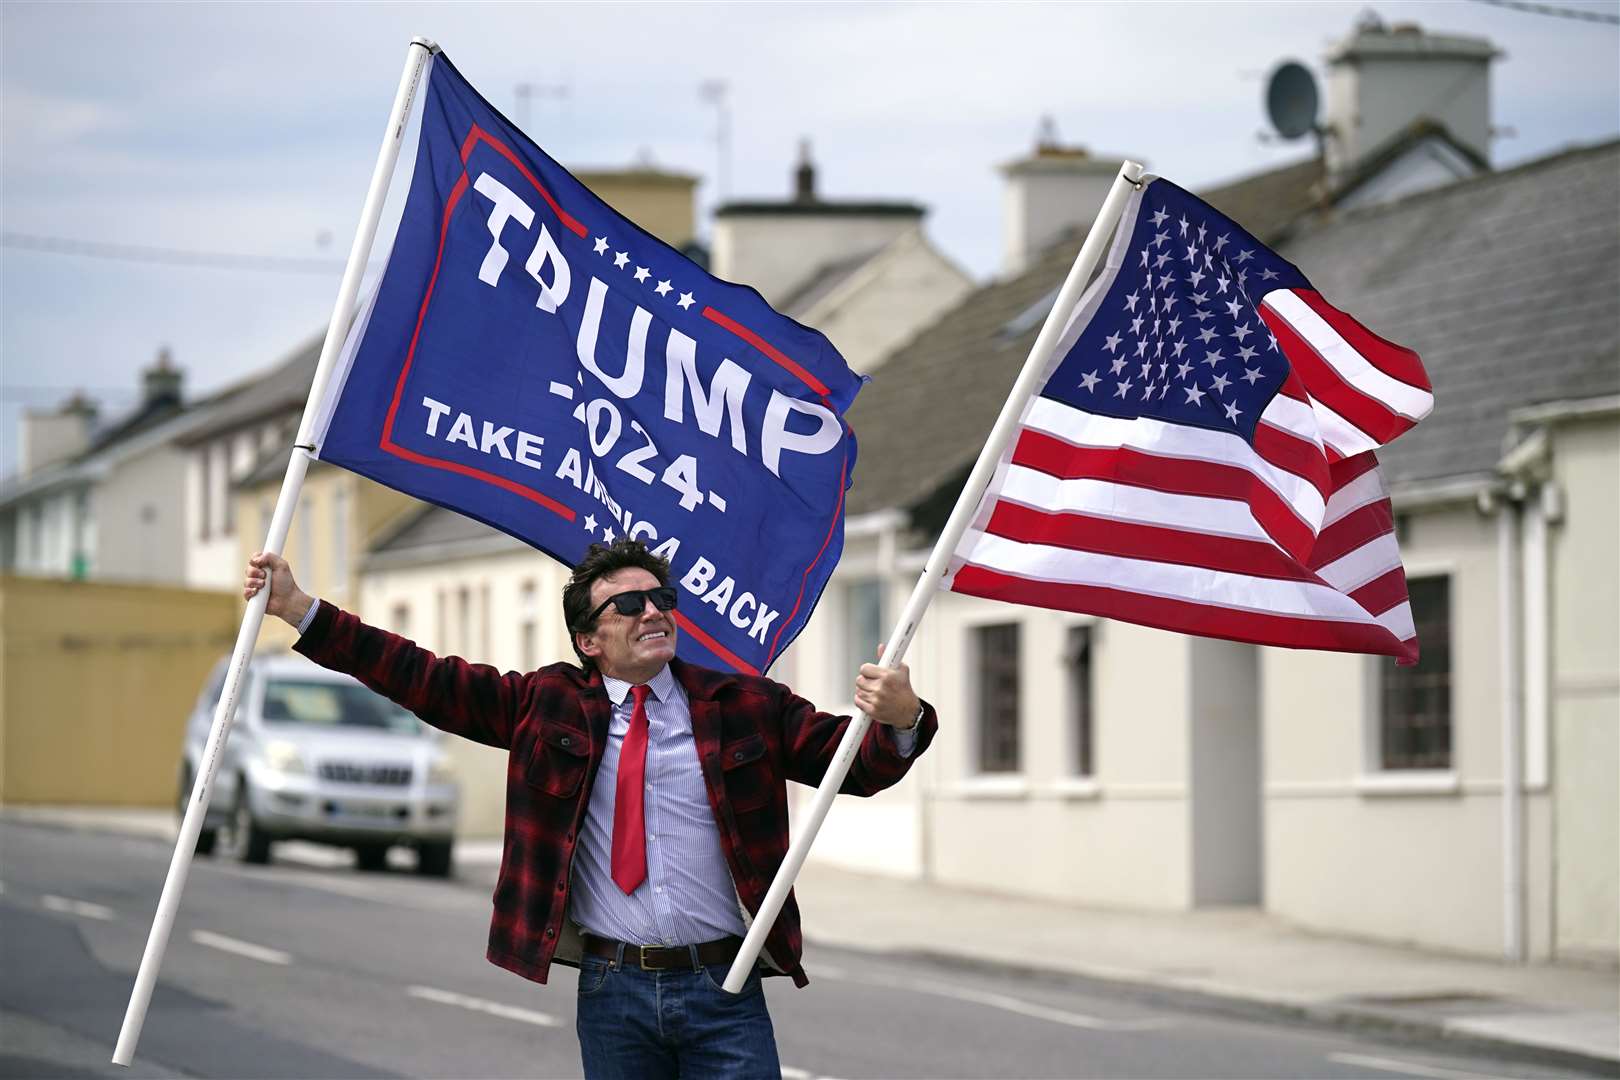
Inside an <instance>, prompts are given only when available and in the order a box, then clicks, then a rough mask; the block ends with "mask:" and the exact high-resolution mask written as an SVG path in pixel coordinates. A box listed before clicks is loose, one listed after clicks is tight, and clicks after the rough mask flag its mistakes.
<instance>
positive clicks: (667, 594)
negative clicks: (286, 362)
mask: <svg viewBox="0 0 1620 1080" xmlns="http://www.w3.org/2000/svg"><path fill="white" fill-rule="evenodd" d="M267 570H268V571H270V572H271V575H270V582H271V584H270V598H269V602H268V606H267V608H266V611H267V612H268V613H269V614H272V615H276V616H278V617H280V618H282V619H285V620H286V621H287V622H289V623H291V624H293V625H294V626H296V627H297V628H298V629H299V632H300V637H299V639H298V643H297V644H296V646H295V648H296V649H297V650H298V651H299V652H301V653H303V654H304V655H305V656H308V657H309V658H310V659H312V660H314V661H315V662H317V663H319V664H322V665H324V666H326V667H329V668H333V669H335V670H338V671H344V672H347V673H349V674H351V675H353V676H355V677H356V678H358V679H359V680H360V681H361V682H363V683H365V684H366V685H367V686H369V687H371V688H372V689H373V690H375V691H377V692H378V693H380V694H383V695H385V696H386V697H389V698H391V699H393V700H394V701H396V702H398V703H399V704H401V705H403V706H404V707H405V708H407V709H410V710H411V711H413V712H415V713H416V714H417V715H418V716H420V717H421V718H422V719H423V720H425V721H427V722H428V723H430V724H432V725H434V726H435V727H439V728H442V729H444V730H446V731H449V732H452V733H454V734H457V735H461V736H464V737H466V738H469V739H474V740H476V741H478V742H481V743H486V744H488V745H490V746H497V747H501V748H503V749H505V750H506V751H507V752H508V765H507V796H506V799H507V801H506V806H507V812H506V836H505V846H504V851H503V853H502V858H501V871H500V878H499V880H498V882H497V884H496V886H495V896H494V906H495V911H494V917H493V920H492V922H491V925H490V936H489V950H488V953H487V955H488V958H489V960H490V961H491V962H492V963H495V964H498V965H500V966H501V967H504V968H507V969H508V970H510V971H513V972H516V973H517V974H519V975H522V976H524V977H525V978H528V979H533V980H534V981H536V982H545V981H546V975H547V972H548V970H549V968H550V965H551V962H552V961H553V960H557V961H559V962H561V963H564V964H570V965H577V966H578V967H579V969H580V974H579V1000H578V1023H577V1030H578V1033H579V1041H580V1053H581V1056H582V1058H583V1060H584V1065H585V1073H586V1075H587V1076H590V1077H627V1078H634V1080H644V1078H652V1077H665V1076H667V1077H675V1076H697V1077H705V1078H707V1077H762V1076H773V1077H774V1076H779V1075H780V1072H781V1070H780V1067H779V1064H778V1061H777V1054H776V1041H775V1036H774V1034H773V1032H772V1028H771V1020H770V1015H769V1013H768V1012H767V1011H766V1008H765V997H764V994H763V992H762V991H761V988H760V974H761V969H763V971H764V973H765V974H770V975H788V976H791V977H792V979H793V981H794V983H795V984H796V985H798V986H804V985H805V984H806V983H807V982H808V981H809V980H808V979H807V977H806V976H805V974H804V970H803V968H802V967H801V965H800V955H801V951H802V941H801V938H800V933H799V911H798V905H797V904H796V903H795V902H794V899H793V897H792V895H791V894H789V896H788V899H787V902H786V903H785V904H784V905H783V908H782V913H781V915H780V916H779V917H778V918H777V920H776V923H775V925H774V926H773V927H772V928H771V931H770V933H769V934H768V935H767V937H766V939H765V948H764V951H763V953H762V954H761V958H760V965H759V968H757V969H756V970H755V971H754V972H753V973H752V974H751V975H750V976H749V979H748V982H747V983H746V985H745V986H744V988H743V990H742V992H741V993H740V994H737V995H735V996H734V995H731V994H728V993H726V992H725V991H724V990H723V989H721V986H720V984H721V983H722V982H723V981H724V979H725V976H726V972H727V971H728V970H729V968H730V964H731V960H732V958H733V957H734V956H735V955H736V952H737V948H738V946H739V945H740V944H741V936H742V935H743V934H744V933H745V931H746V924H747V922H748V920H749V919H750V918H751V917H752V915H753V913H754V912H756V911H758V910H759V905H760V902H761V900H763V898H764V896H765V892H766V890H767V889H768V888H769V887H770V884H771V881H772V879H773V878H774V877H775V874H776V870H777V867H779V866H780V865H781V862H782V859H783V858H784V857H785V856H786V854H787V847H788V817H787V790H786V784H785V781H787V780H797V781H799V782H801V783H805V784H817V783H819V782H820V780H821V778H822V776H823V775H824V774H825V772H826V769H827V766H828V764H829V762H830V761H831V760H832V757H833V755H834V752H835V751H836V749H837V746H838V742H839V739H840V737H841V736H842V735H843V732H844V729H845V726H846V725H847V723H848V722H849V721H848V718H847V717H837V716H829V715H828V714H826V713H822V712H818V711H816V709H815V708H814V707H813V706H811V705H810V704H809V703H808V702H806V701H804V700H803V699H802V698H799V697H797V696H795V695H794V694H793V693H792V692H791V691H790V690H788V689H787V688H786V687H784V686H782V685H780V684H779V683H775V682H772V681H771V680H769V679H766V678H762V677H759V676H750V675H732V674H727V673H724V672H719V671H711V670H708V669H705V668H700V667H696V666H694V665H691V664H686V663H683V662H682V661H680V660H677V659H676V658H675V642H676V636H677V628H676V623H675V618H674V609H675V605H676V601H677V596H678V593H677V591H676V590H675V589H674V588H672V587H670V585H669V564H668V563H666V562H665V561H664V560H663V559H661V558H659V557H658V556H656V555H653V554H652V553H651V552H649V551H648V550H647V548H646V547H645V546H644V545H643V544H641V543H640V542H639V541H634V540H619V541H617V542H616V543H614V544H613V545H612V546H610V547H605V546H603V545H601V544H593V545H592V546H591V549H590V551H589V552H587V554H586V556H585V558H584V560H583V561H581V562H580V564H579V565H578V566H577V567H575V568H574V572H573V574H572V576H571V577H570V578H569V581H568V584H567V586H566V587H565V588H564V589H563V617H564V620H565V622H566V625H567V626H568V628H569V630H570V632H571V633H572V635H573V646H574V651H575V653H576V654H577V655H578V657H579V660H580V663H581V665H582V667H575V666H574V665H572V664H566V663H562V664H553V665H551V666H550V667H545V668H541V669H540V670H539V671H533V672H530V673H528V674H520V673H518V672H507V673H506V674H504V675H503V674H501V673H500V672H499V671H497V670H496V669H495V668H492V667H488V666H485V665H481V664H470V663H468V662H467V661H465V660H462V659H460V658H458V657H454V656H450V657H442V658H441V657H437V656H434V655H433V654H432V653H430V652H428V651H427V650H426V649H422V648H419V647H417V646H416V645H415V644H414V643H412V642H410V641H407V640H405V639H404V638H401V637H398V636H396V635H394V634H390V633H388V632H387V631H384V630H379V629H377V628H375V627H371V626H367V625H366V624H365V623H363V622H361V621H360V620H359V619H358V618H356V617H355V616H353V615H350V614H348V613H347V612H344V611H341V610H339V609H337V608H335V607H333V606H332V605H330V604H326V603H321V602H319V601H316V600H314V599H313V598H311V597H310V596H309V595H308V594H306V593H304V592H303V591H301V590H300V589H299V588H298V586H297V584H296V583H295V582H294V580H293V576H292V573H291V571H290V569H289V568H288V565H287V563H286V561H285V560H283V559H281V558H280V557H279V556H276V555H266V554H263V553H261V554H257V555H254V556H253V557H252V559H250V560H249V565H248V570H247V578H246V581H245V583H244V588H243V595H244V596H246V597H249V598H251V597H252V596H253V595H254V594H255V593H257V592H258V591H259V590H260V589H261V588H263V587H264V581H265V572H266V571H267ZM855 703H856V705H857V706H859V707H860V708H861V709H863V710H864V711H865V712H866V713H867V714H868V715H870V716H871V717H872V718H873V720H874V721H876V723H874V724H873V725H872V727H871V728H870V730H869V731H868V732H867V734H866V738H865V740H864V741H863V743H862V745H861V749H860V752H859V754H858V755H857V756H856V759H855V762H854V764H853V766H852V767H851V768H850V771H849V776H848V777H847V778H846V779H845V781H844V784H843V788H842V790H843V791H844V792H847V793H849V794H854V795H870V794H872V793H873V792H876V791H880V790H882V789H883V788H885V787H888V786H889V785H891V784H893V783H895V782H896V781H897V780H899V779H900V778H901V777H902V776H904V775H905V773H906V770H907V769H908V768H909V767H910V764H911V761H912V760H913V759H914V757H915V755H916V754H918V753H921V752H922V751H923V750H924V749H926V748H927V746H928V743H929V741H930V740H931V739H932V737H933V734H934V732H935V730H936V728H937V722H936V720H935V717H934V711H933V709H932V708H931V707H930V706H928V705H927V704H925V703H923V702H921V701H919V700H918V698H917V695H916V694H915V693H913V692H912V689H911V683H910V675H909V673H908V671H907V669H906V667H905V666H904V665H901V666H899V667H896V668H892V669H885V668H880V667H878V666H876V665H874V664H866V665H863V666H862V667H861V671H860V674H859V676H858V677H857V678H856V680H855Z"/></svg>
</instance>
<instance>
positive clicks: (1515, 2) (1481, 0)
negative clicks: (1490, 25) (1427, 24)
mask: <svg viewBox="0 0 1620 1080" xmlns="http://www.w3.org/2000/svg"><path fill="white" fill-rule="evenodd" d="M1474 2H1475V3H1478V4H1489V5H1491V6H1492V7H1500V8H1510V9H1512V10H1513V11H1522V12H1524V13H1526V14H1527V15H1550V16H1552V17H1553V18H1555V19H1579V20H1580V21H1582V22H1595V23H1607V24H1608V25H1610V26H1620V14H1614V15H1611V14H1609V13H1608V12H1606V11H1590V10H1588V9H1586V8H1568V7H1558V6H1556V5H1554V4H1531V3H1527V2H1526V0H1474Z"/></svg>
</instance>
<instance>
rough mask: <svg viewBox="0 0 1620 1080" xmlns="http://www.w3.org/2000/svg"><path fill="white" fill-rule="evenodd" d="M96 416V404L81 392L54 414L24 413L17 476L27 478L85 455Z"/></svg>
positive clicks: (76, 393) (75, 394) (69, 399)
mask: <svg viewBox="0 0 1620 1080" xmlns="http://www.w3.org/2000/svg"><path fill="white" fill-rule="evenodd" d="M96 413H97V409H96V403H95V402H94V401H91V400H90V399H89V398H87V397H85V396H84V394H83V393H82V392H75V393H74V395H73V396H72V397H70V398H68V399H67V401H65V402H64V403H63V404H62V407H61V408H59V409H58V410H56V411H55V412H54V413H33V412H25V413H23V417H22V425H21V431H20V433H19V434H20V438H19V440H18V442H19V445H18V455H17V473H18V475H19V476H27V475H28V474H29V473H31V472H35V471H36V470H38V469H42V468H44V467H45V466H47V465H52V464H55V463H56V462H58V461H66V460H68V459H69V458H71V457H74V456H76V455H78V454H80V453H83V452H84V451H85V450H86V449H87V448H89V446H90V432H91V430H92V429H93V428H94V427H95V423H96Z"/></svg>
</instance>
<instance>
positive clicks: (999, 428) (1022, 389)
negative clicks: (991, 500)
mask: <svg viewBox="0 0 1620 1080" xmlns="http://www.w3.org/2000/svg"><path fill="white" fill-rule="evenodd" d="M1141 178H1142V166H1140V165H1138V164H1137V163H1136V162H1134V161H1127V162H1125V163H1124V164H1122V165H1121V166H1120V167H1119V175H1117V176H1115V177H1114V185H1113V187H1111V188H1109V189H1108V197H1107V198H1105V199H1104V200H1103V204H1102V209H1101V210H1099V211H1098V212H1097V220H1096V221H1094V222H1093V223H1092V226H1091V232H1090V233H1088V234H1087V236H1086V242H1085V243H1084V244H1082V245H1081V247H1080V254H1079V255H1078V256H1076V257H1075V260H1074V265H1073V266H1072V267H1070V268H1069V276H1068V277H1067V278H1066V279H1065V280H1064V282H1063V287H1062V288H1061V289H1059V290H1058V295H1057V299H1056V300H1055V301H1053V303H1052V310H1051V311H1049V312H1048V313H1047V315H1046V323H1045V325H1043V326H1042V327H1041V332H1040V334H1039V335H1037V336H1036V338H1035V344H1034V345H1032V346H1031V347H1030V350H1029V357H1028V359H1026V360H1025V361H1024V368H1023V370H1022V371H1021V372H1019V374H1018V381H1017V382H1015V383H1013V388H1012V392H1011V393H1010V394H1009V395H1008V397H1007V400H1006V402H1005V404H1003V405H1002V406H1001V415H1000V416H998V417H996V423H995V426H994V427H992V428H991V429H990V435H989V438H988V439H986V441H985V444H984V448H983V449H982V450H980V451H979V460H978V461H977V462H975V463H974V466H973V471H972V472H971V473H969V474H968V480H967V484H966V485H964V486H963V488H962V494H961V495H959V496H958V497H957V500H956V508H955V509H954V510H952V511H951V516H950V519H949V520H948V521H947V522H946V524H945V530H944V531H943V532H942V533H940V534H939V540H938V541H936V542H935V544H934V550H933V552H932V553H931V554H930V555H929V556H928V563H927V566H926V568H925V569H924V570H923V574H922V577H920V578H918V579H917V585H916V587H915V588H914V589H912V590H911V599H910V600H908V601H906V606H905V609H904V610H903V611H901V612H900V618H899V619H898V620H897V621H896V622H895V624H894V629H892V630H890V631H889V638H888V641H887V642H886V643H885V648H884V651H883V656H882V657H881V658H880V659H879V660H878V663H879V664H880V665H881V666H883V667H889V668H892V667H898V666H899V664H900V660H901V658H902V657H903V656H905V653H906V648H907V647H908V646H909V645H910V644H911V638H912V635H914V634H915V633H916V631H917V624H918V623H919V622H920V621H921V620H922V616H923V612H924V611H926V610H927V609H928V604H929V602H930V601H932V600H933V598H934V593H935V591H936V590H937V589H938V588H939V582H940V579H941V578H942V577H944V576H945V570H946V568H947V567H948V566H949V565H950V561H951V555H952V554H953V553H954V552H955V551H956V544H957V542H958V541H959V540H961V538H962V534H963V533H964V532H966V531H967V527H968V525H969V523H971V522H972V520H973V516H974V514H975V513H977V511H978V509H979V499H980V498H981V497H982V496H983V495H984V491H985V489H986V488H987V487H989V486H990V479H991V477H992V476H993V475H994V473H995V471H996V465H997V463H998V462H999V461H1000V460H1001V453H1002V451H1003V450H1004V449H1006V446H1007V443H1008V441H1009V440H1010V439H1011V438H1012V436H1013V433H1014V432H1015V431H1016V430H1017V429H1018V423H1019V420H1020V419H1021V418H1022V417H1023V413H1024V405H1025V404H1026V403H1027V402H1028V401H1029V399H1030V397H1031V396H1032V395H1034V393H1035V391H1036V390H1038V389H1039V388H1040V382H1041V379H1042V377H1043V376H1044V375H1045V372H1046V365H1047V361H1049V360H1050V359H1051V357H1052V352H1053V350H1054V349H1055V348H1056V347H1057V342H1058V338H1059V337H1061V336H1062V334H1063V327H1064V322H1065V321H1066V320H1067V318H1068V316H1069V313H1070V312H1072V311H1073V310H1074V308H1075V305H1076V304H1078V303H1079V302H1080V296H1081V294H1082V293H1083V292H1084V291H1085V288H1086V284H1087V282H1089V281H1090V280H1091V275H1092V272H1093V271H1094V270H1095V269H1096V268H1097V264H1098V263H1099V262H1100V261H1101V260H1102V256H1103V251H1104V250H1105V249H1106V247H1107V245H1108V240H1109V237H1110V236H1112V235H1113V232H1114V226H1115V225H1116V224H1117V223H1118V222H1119V219H1120V215H1121V214H1123V213H1124V211H1125V200H1126V199H1127V198H1128V197H1129V196H1130V193H1131V190H1132V189H1133V188H1134V187H1136V185H1137V184H1138V183H1139V182H1140V181H1141ZM871 724H872V718H871V717H869V716H867V715H866V714H865V713H861V714H860V715H858V716H856V717H855V719H854V720H853V721H851V722H850V725H849V727H848V728H847V729H846V730H845V731H844V738H843V741H842V742H840V743H839V744H838V752H837V753H836V754H834V755H833V759H832V763H831V764H830V765H829V766H828V767H827V775H826V776H824V777H823V778H822V781H821V786H820V787H818V788H817V789H816V797H815V799H814V800H812V801H811V803H810V810H809V812H808V814H807V815H806V817H805V819H804V821H803V822H802V823H801V827H800V830H799V835H798V837H797V838H795V839H794V841H793V843H792V844H791V845H790V846H789V847H788V853H787V857H786V858H785V859H784V860H783V861H782V866H781V868H780V869H779V870H777V872H776V879H775V880H774V881H772V882H771V887H770V890H769V891H768V892H766V894H765V899H764V901H763V902H762V903H761V904H760V906H759V912H758V913H757V914H756V915H755V916H754V919H753V922H752V923H751V924H750V925H749V927H748V936H747V937H745V938H743V943H742V948H741V949H740V950H739V951H738V953H737V958H736V959H735V960H733V961H732V962H731V970H730V971H729V972H728V973H727V974H726V982H725V989H726V990H728V991H730V992H731V993H733V994H737V993H741V992H742V988H743V983H744V982H745V981H746V980H747V978H748V973H749V972H751V971H753V970H754V964H755V962H756V961H757V960H758V959H759V953H760V950H761V949H762V948H764V946H765V935H766V934H768V933H769V932H770V929H771V926H772V925H773V924H774V923H775V922H776V916H777V915H778V914H779V913H780V912H781V910H782V905H783V903H785V902H786V901H787V894H788V891H789V890H790V889H792V888H793V882H794V881H795V880H796V879H797V878H798V876H799V871H800V870H801V869H802V868H803V867H804V860H805V856H807V855H809V854H810V845H811V844H813V843H815V841H816V833H817V832H819V831H820V829H821V823H822V822H823V821H824V820H825V819H826V817H827V811H828V810H829V809H830V808H831V807H832V802H833V797H834V796H836V795H837V794H838V789H839V788H840V787H842V786H843V784H844V777H845V775H847V774H848V772H849V767H850V765H852V764H853V763H854V761H855V754H856V753H857V752H858V751H859V749H860V745H861V740H862V739H864V738H865V737H866V729H867V728H868V727H870V726H871Z"/></svg>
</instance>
